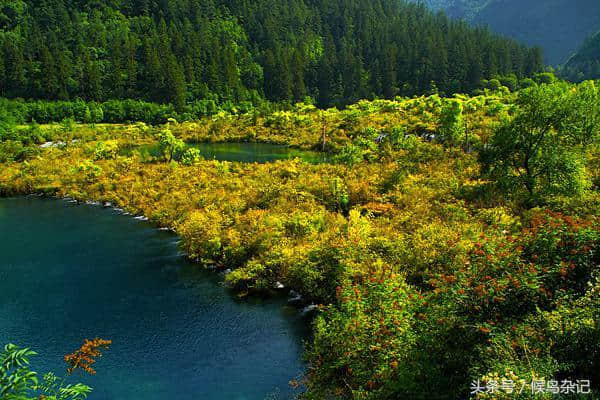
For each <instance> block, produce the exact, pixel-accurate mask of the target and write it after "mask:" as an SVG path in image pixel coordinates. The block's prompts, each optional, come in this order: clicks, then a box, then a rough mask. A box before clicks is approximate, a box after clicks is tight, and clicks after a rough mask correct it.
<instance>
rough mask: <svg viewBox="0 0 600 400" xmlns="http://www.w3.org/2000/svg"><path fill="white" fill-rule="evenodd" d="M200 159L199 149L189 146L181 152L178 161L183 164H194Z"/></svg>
mask: <svg viewBox="0 0 600 400" xmlns="http://www.w3.org/2000/svg"><path fill="white" fill-rule="evenodd" d="M201 159H202V154H201V153H200V150H198V149H196V148H193V147H190V148H189V149H186V150H185V151H184V152H183V153H182V154H181V159H180V160H179V161H180V162H181V163H182V164H183V165H194V164H195V163H197V162H198V161H199V160H201Z"/></svg>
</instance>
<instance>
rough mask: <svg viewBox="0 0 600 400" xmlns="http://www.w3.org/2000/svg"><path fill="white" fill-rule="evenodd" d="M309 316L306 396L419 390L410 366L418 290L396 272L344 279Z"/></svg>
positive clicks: (372, 396) (365, 395)
mask: <svg viewBox="0 0 600 400" xmlns="http://www.w3.org/2000/svg"><path fill="white" fill-rule="evenodd" d="M336 296H337V300H338V302H339V307H334V306H331V307H329V308H327V309H326V310H325V312H324V313H323V314H321V315H319V316H318V317H317V319H316V321H315V322H314V332H315V333H314V335H315V338H314V341H313V345H312V346H311V349H310V352H309V354H308V357H309V359H310V361H311V363H312V364H313V365H319V366H323V368H319V369H317V370H314V371H313V373H312V376H311V381H310V385H311V386H310V387H309V389H310V391H309V393H310V394H309V395H308V396H306V397H307V398H309V399H324V398H353V399H388V398H389V399H391V398H397V397H398V396H402V394H404V395H405V396H406V395H410V393H412V394H413V395H415V394H416V393H417V392H418V387H417V382H416V380H415V378H416V375H417V373H418V372H417V370H415V369H413V366H414V364H413V363H414V361H415V360H414V359H413V356H414V353H415V351H416V343H417V337H416V335H417V332H415V329H414V325H415V323H416V315H415V313H414V310H415V309H416V308H417V306H416V304H418V303H419V301H418V300H417V296H418V294H417V292H416V291H415V290H414V289H413V288H411V287H410V286H409V285H406V284H405V283H403V280H402V278H401V277H396V276H393V275H392V276H385V277H384V276H382V277H380V278H377V277H370V278H367V280H366V282H363V283H361V284H352V283H349V282H348V283H346V284H345V285H344V286H339V287H338V288H337V292H336Z"/></svg>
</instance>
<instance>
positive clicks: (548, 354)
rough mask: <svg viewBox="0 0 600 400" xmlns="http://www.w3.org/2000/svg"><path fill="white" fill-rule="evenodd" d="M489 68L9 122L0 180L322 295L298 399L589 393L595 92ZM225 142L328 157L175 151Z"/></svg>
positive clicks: (11, 189) (594, 285) (595, 285)
mask: <svg viewBox="0 0 600 400" xmlns="http://www.w3.org/2000/svg"><path fill="white" fill-rule="evenodd" d="M497 80H498V83H497V84H496V82H492V83H490V81H488V82H487V83H486V86H485V87H484V88H483V89H482V90H481V94H479V95H476V96H466V95H455V96H453V97H450V98H448V97H441V96H439V95H438V94H433V95H430V96H426V97H425V96H422V97H415V98H400V97H398V98H396V99H395V100H374V101H366V100H363V101H359V102H357V103H356V104H352V105H349V106H348V107H346V108H345V109H343V110H338V109H336V108H330V109H318V108H316V107H315V106H313V105H312V104H310V102H306V103H299V104H296V105H294V106H293V107H291V108H290V109H289V110H278V111H272V112H262V111H259V110H249V112H247V113H225V112H222V113H218V114H215V115H212V116H208V117H204V118H203V119H201V120H199V121H186V122H181V123H180V122H177V121H170V122H168V123H167V124H165V125H162V126H148V125H146V124H131V125H92V124H69V123H67V122H65V123H63V124H61V125H56V124H53V125H44V126H37V125H32V126H20V127H13V128H11V129H10V132H11V133H10V134H9V136H7V137H6V139H3V141H2V144H3V145H4V143H13V142H14V143H17V144H18V145H20V146H24V147H27V146H29V147H32V148H35V149H36V153H31V154H30V153H27V152H26V153H25V154H23V153H22V152H17V153H8V152H12V151H13V150H12V148H8V150H6V149H4V148H3V149H4V150H2V154H4V156H3V157H4V160H6V161H4V162H3V163H2V164H0V194H2V195H16V194H25V193H45V194H50V195H55V196H59V197H65V196H68V197H71V198H74V199H78V200H82V201H83V200H96V201H100V202H110V203H111V204H115V205H118V206H119V207H123V208H124V209H126V210H128V211H129V212H132V213H134V214H136V215H146V216H147V217H148V218H149V219H150V220H151V221H152V222H154V223H155V224H157V225H159V226H163V227H168V228H171V229H173V230H174V231H175V232H177V233H178V234H179V235H180V237H181V240H182V247H183V248H184V249H185V251H186V252H187V254H188V256H189V257H190V259H192V260H197V261H198V262H199V263H200V264H201V265H203V266H210V267H211V268H212V267H216V268H218V269H222V270H226V269H231V270H232V271H231V272H230V273H228V274H227V275H226V278H225V281H226V283H227V284H228V285H229V286H230V287H231V288H233V289H234V290H235V291H236V292H237V293H238V294H239V295H240V296H244V295H247V294H249V293H269V292H271V291H274V290H276V289H275V288H276V287H280V285H284V286H285V287H287V288H289V289H293V290H294V291H296V292H298V293H301V294H302V296H303V299H304V302H305V303H306V304H310V303H314V304H316V305H317V306H318V309H319V312H318V313H317V316H316V317H315V320H314V335H313V340H312V343H310V344H309V345H308V347H307V360H308V367H309V368H308V372H307V376H306V379H305V382H303V383H304V384H305V385H306V391H305V393H304V394H303V396H304V397H305V398H306V399H327V398H339V399H398V398H423V399H431V398H447V399H454V398H469V397H472V398H490V396H489V394H487V395H486V394H480V395H474V394H473V395H471V390H470V383H471V382H472V381H474V380H479V381H481V382H484V383H485V382H487V383H490V382H501V381H502V380H503V379H504V380H508V379H510V380H512V381H514V382H516V383H527V384H528V383H529V382H531V381H532V380H544V381H545V382H550V380H565V379H570V380H573V381H575V380H577V379H589V380H590V381H591V382H592V390H594V391H595V393H596V395H598V391H599V390H600V388H599V387H598V383H599V382H600V376H599V375H598V371H600V368H599V367H600V366H599V365H598V360H599V359H600V357H599V354H598V351H599V349H600V333H599V331H598V326H599V318H600V315H599V310H600V307H599V305H600V304H599V303H598V299H599V298H600V296H598V294H599V293H600V292H599V291H600V280H599V279H600V275H599V272H600V271H599V270H598V265H600V258H599V257H600V256H599V254H600V220H599V217H598V215H599V210H600V194H599V193H598V188H599V187H600V168H598V166H599V165H600V161H599V160H600V158H599V155H600V151H599V147H598V146H599V142H598V140H599V131H600V129H599V123H600V122H599V121H600V117H599V115H600V114H599V113H600V108H599V107H598V106H597V105H598V103H599V102H600V94H599V90H598V87H597V86H596V84H595V83H593V82H584V83H582V84H579V85H571V84H566V83H564V82H558V81H555V79H554V77H551V76H549V75H542V76H539V77H537V78H536V80H537V81H535V80H531V81H530V82H529V81H528V82H527V83H525V82H523V80H518V79H517V81H516V82H517V83H518V85H519V86H521V87H522V89H521V90H520V91H518V92H511V91H510V90H509V89H508V88H507V87H506V86H504V85H502V82H501V81H500V79H497ZM506 81H507V82H512V79H510V78H507V80H506ZM32 132H35V134H34V133H32ZM37 136H40V137H43V138H44V139H43V140H46V139H47V138H51V139H52V141H53V143H58V142H60V143H61V145H60V146H58V145H57V146H46V147H44V148H39V147H38V146H36V145H35V143H37V141H33V142H32V141H31V140H32V139H31V138H32V137H37ZM227 141H231V142H233V141H238V142H239V141H256V142H268V143H283V144H288V145H290V146H294V147H298V148H304V149H313V150H319V151H325V152H327V153H328V160H329V162H327V163H316V164H310V163H305V162H303V161H301V160H300V159H295V160H284V161H277V162H273V163H264V164H249V163H239V162H226V161H223V162H221V161H215V160H203V159H201V158H200V157H197V154H194V153H193V152H187V150H186V152H184V153H183V155H182V156H181V157H173V155H174V154H175V153H176V152H177V149H181V148H182V147H181V144H182V143H186V142H195V143H198V142H227ZM29 143H33V144H29ZM158 143H162V144H161V145H160V146H161V148H162V149H163V151H162V152H161V153H160V154H157V155H152V154H148V153H147V152H144V151H143V150H142V148H143V146H142V145H156V144H158ZM115 148H116V149H117V150H116V151H115V150H114V149H115ZM526 386H527V385H526ZM527 387H530V386H527ZM486 396H488V397H486ZM495 398H503V397H502V396H501V395H500V394H499V395H498V396H497V397H495ZM506 398H510V396H509V395H507V396H506ZM519 398H523V399H534V398H539V396H538V395H537V394H536V393H532V391H531V390H525V391H524V392H523V393H521V394H520V397H519Z"/></svg>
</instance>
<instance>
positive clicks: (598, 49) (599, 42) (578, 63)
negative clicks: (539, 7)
mask: <svg viewBox="0 0 600 400" xmlns="http://www.w3.org/2000/svg"><path fill="white" fill-rule="evenodd" d="M562 74H563V76H565V77H566V78H568V79H570V80H572V81H582V80H584V79H598V78H600V33H597V34H595V35H593V36H591V37H589V38H588V39H586V41H585V42H584V44H583V46H582V47H581V48H580V49H579V51H578V52H577V53H576V54H575V55H574V56H573V57H571V59H569V61H568V62H567V64H566V65H565V67H564V68H563V70H562Z"/></svg>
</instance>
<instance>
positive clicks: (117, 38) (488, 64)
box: [0, 0, 542, 108]
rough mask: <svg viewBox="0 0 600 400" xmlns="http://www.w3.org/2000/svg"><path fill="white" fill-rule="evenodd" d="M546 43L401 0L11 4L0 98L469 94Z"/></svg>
mask: <svg viewBox="0 0 600 400" xmlns="http://www.w3.org/2000/svg"><path fill="white" fill-rule="evenodd" d="M541 68H542V56H541V53H540V51H539V50H537V49H530V48H527V47H525V46H523V45H521V44H518V43H516V42H513V41H509V40H505V39H502V38H500V37H497V36H494V35H492V34H490V33H489V32H487V31H486V30H483V29H473V28H470V27H468V26H467V24H466V23H463V22H458V21H451V20H449V19H447V18H446V17H444V16H441V15H434V14H432V13H431V12H429V11H427V10H426V8H425V7H424V6H422V5H415V4H407V3H405V2H403V1H396V0H379V1H371V0H362V1H349V0H316V1H310V2H305V1H302V0H290V1H287V2H282V1H277V0H258V1H252V2H247V1H241V0H207V1H192V0H172V1H168V2H167V1H160V2H158V1H153V0H113V1H106V2H101V1H81V0H25V1H24V0H15V1H3V2H2V6H1V8H0V96H3V97H10V98H15V97H23V98H44V99H74V98H81V99H84V100H95V101H104V100H107V99H121V98H139V99H143V100H150V101H155V102H161V103H165V102H170V103H173V104H175V105H176V107H179V108H181V107H182V106H183V104H185V103H186V102H190V101H193V100H196V99H212V100H215V101H219V102H222V101H226V100H231V101H234V102H239V101H256V100H257V99H260V98H267V99H270V100H300V99H302V98H304V97H305V96H307V95H309V96H312V97H313V98H315V100H316V101H317V102H318V104H319V105H321V106H328V105H333V104H343V103H348V102H352V101H355V100H358V99H360V98H372V97H374V96H380V97H387V98H392V97H393V96H396V95H413V94H417V93H423V92H427V91H429V90H435V89H437V90H439V91H441V92H445V93H454V92H461V91H463V92H464V91H470V90H472V89H473V88H475V86H476V85H477V84H478V83H479V82H480V80H481V79H482V78H488V77H490V76H492V75H494V74H508V73H515V74H516V75H517V76H524V75H529V74H531V73H533V72H536V71H539V70H540V69H541Z"/></svg>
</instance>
